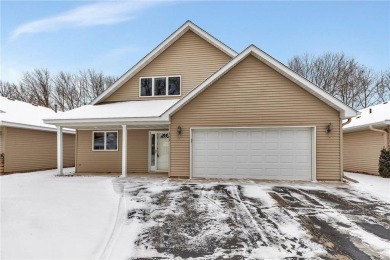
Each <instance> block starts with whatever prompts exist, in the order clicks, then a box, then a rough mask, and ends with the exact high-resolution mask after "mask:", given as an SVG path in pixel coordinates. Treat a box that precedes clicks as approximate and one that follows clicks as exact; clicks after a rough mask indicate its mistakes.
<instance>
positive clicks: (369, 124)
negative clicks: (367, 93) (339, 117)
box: [343, 102, 390, 175]
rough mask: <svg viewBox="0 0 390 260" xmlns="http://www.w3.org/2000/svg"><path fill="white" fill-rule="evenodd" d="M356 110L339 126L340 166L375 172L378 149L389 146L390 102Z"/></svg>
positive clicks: (355, 170)
mask: <svg viewBox="0 0 390 260" xmlns="http://www.w3.org/2000/svg"><path fill="white" fill-rule="evenodd" d="M359 112H360V115H358V116H356V117H354V118H352V119H351V122H350V123H347V124H346V125H345V126H344V127H343V130H344V170H345V171H349V172H363V173H370V174H376V175H378V174H379V173H378V168H379V165H378V163H379V155H380V152H381V150H382V149H383V148H386V149H389V148H390V147H389V145H390V143H389V140H390V135H389V132H390V103H389V102H385V103H383V104H379V105H375V106H372V107H368V108H365V109H362V110H360V111H359Z"/></svg>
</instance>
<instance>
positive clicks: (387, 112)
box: [343, 101, 390, 131]
mask: <svg viewBox="0 0 390 260" xmlns="http://www.w3.org/2000/svg"><path fill="white" fill-rule="evenodd" d="M359 112H360V115H357V116H356V117H353V118H352V121H351V123H349V124H347V125H345V126H344V128H343V129H344V130H350V131H352V130H353V129H355V130H358V129H363V128H368V126H370V125H372V126H386V125H390V101H389V102H385V103H382V104H379V105H375V106H371V107H367V108H364V109H362V110H359Z"/></svg>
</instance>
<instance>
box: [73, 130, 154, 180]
mask: <svg viewBox="0 0 390 260" xmlns="http://www.w3.org/2000/svg"><path fill="white" fill-rule="evenodd" d="M92 132H93V131H90V130H78V131H77V135H78V136H77V160H76V161H77V173H109V172H110V173H120V172H121V171H122V131H118V144H119V145H118V151H92ZM148 136H149V130H146V129H139V130H132V129H131V130H130V129H129V130H128V131H127V146H128V147H127V171H128V173H146V172H148Z"/></svg>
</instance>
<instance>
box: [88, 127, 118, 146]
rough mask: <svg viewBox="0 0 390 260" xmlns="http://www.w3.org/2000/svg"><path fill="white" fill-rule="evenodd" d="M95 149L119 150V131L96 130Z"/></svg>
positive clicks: (94, 137)
mask: <svg viewBox="0 0 390 260" xmlns="http://www.w3.org/2000/svg"><path fill="white" fill-rule="evenodd" d="M92 138H93V139H92V142H93V146H92V150H93V151H118V131H94V132H93V136H92Z"/></svg>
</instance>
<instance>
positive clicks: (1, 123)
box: [0, 121, 75, 134]
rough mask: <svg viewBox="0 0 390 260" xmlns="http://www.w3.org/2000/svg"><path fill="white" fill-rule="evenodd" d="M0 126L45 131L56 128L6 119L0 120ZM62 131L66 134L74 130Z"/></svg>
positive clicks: (73, 132) (54, 130) (53, 130)
mask: <svg viewBox="0 0 390 260" xmlns="http://www.w3.org/2000/svg"><path fill="white" fill-rule="evenodd" d="M0 126H5V127H13V128H22V129H28V130H37V131H45V132H56V131H57V129H55V128H51V127H44V126H35V125H28V124H21V123H13V122H8V121H0ZM63 132H64V133H67V134H75V131H74V130H71V129H64V130H63Z"/></svg>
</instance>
